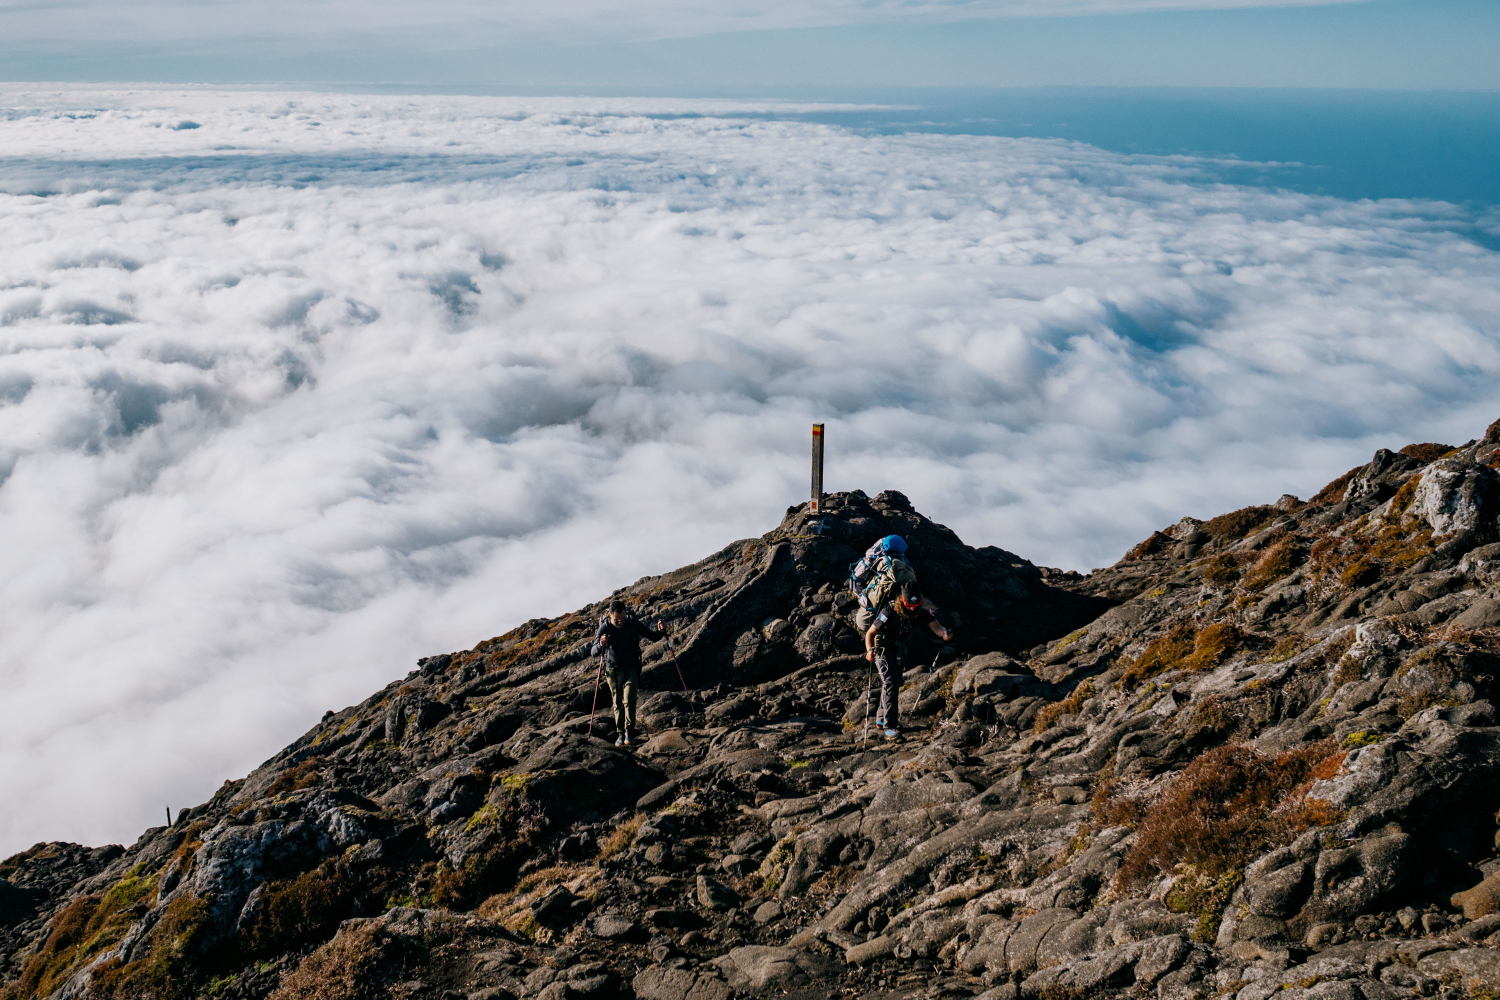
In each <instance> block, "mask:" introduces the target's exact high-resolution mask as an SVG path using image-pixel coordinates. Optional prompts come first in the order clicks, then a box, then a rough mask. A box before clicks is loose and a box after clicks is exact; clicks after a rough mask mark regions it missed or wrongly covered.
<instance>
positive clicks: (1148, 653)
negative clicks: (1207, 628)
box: [1120, 622, 1197, 689]
mask: <svg viewBox="0 0 1500 1000" xmlns="http://www.w3.org/2000/svg"><path fill="white" fill-rule="evenodd" d="M1196 635H1197V630H1196V629H1194V628H1193V624H1192V623H1191V622H1183V623H1181V624H1180V625H1177V626H1175V627H1173V628H1172V629H1170V630H1169V631H1168V632H1167V633H1166V634H1164V635H1161V636H1158V637H1157V638H1155V639H1153V640H1151V642H1150V643H1149V644H1148V645H1147V646H1146V648H1145V649H1143V650H1142V651H1141V655H1140V656H1137V657H1136V658H1135V662H1134V663H1132V664H1131V665H1130V666H1129V667H1128V668H1127V669H1126V670H1125V673H1124V674H1122V675H1121V677H1120V684H1121V685H1122V686H1123V687H1125V688H1126V689H1133V688H1135V687H1136V686H1138V685H1139V684H1140V683H1141V682H1142V681H1145V680H1148V679H1150V678H1152V677H1155V676H1156V675H1157V674H1159V673H1162V672H1164V671H1167V670H1171V669H1172V668H1173V667H1175V666H1177V664H1178V663H1179V662H1180V661H1181V660H1182V659H1183V658H1184V657H1186V656H1188V655H1189V654H1190V653H1192V651H1193V638H1194V636H1196Z"/></svg>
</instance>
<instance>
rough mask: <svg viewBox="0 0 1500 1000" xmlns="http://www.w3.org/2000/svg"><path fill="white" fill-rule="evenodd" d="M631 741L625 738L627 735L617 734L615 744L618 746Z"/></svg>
mask: <svg viewBox="0 0 1500 1000" xmlns="http://www.w3.org/2000/svg"><path fill="white" fill-rule="evenodd" d="M629 742H630V741H629V740H627V739H626V738H625V737H623V736H616V737H615V746H617V747H622V746H624V745H625V744H626V743H629Z"/></svg>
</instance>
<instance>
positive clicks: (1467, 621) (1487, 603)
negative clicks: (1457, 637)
mask: <svg viewBox="0 0 1500 1000" xmlns="http://www.w3.org/2000/svg"><path fill="white" fill-rule="evenodd" d="M1453 624H1454V625H1457V626H1459V627H1460V628H1470V629H1478V628H1494V627H1495V626H1496V625H1500V601H1494V600H1491V599H1489V598H1487V597H1486V598H1481V599H1480V600H1477V601H1475V602H1474V603H1473V604H1471V605H1469V610H1467V611H1465V612H1463V613H1462V614H1460V615H1457V616H1456V617H1454V619H1453Z"/></svg>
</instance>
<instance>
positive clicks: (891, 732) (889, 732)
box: [885, 726, 901, 740]
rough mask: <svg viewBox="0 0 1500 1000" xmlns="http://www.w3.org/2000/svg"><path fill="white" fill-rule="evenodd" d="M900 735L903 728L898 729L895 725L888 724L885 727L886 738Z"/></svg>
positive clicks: (890, 738) (891, 738) (889, 738)
mask: <svg viewBox="0 0 1500 1000" xmlns="http://www.w3.org/2000/svg"><path fill="white" fill-rule="evenodd" d="M900 735H901V730H899V729H897V728H896V727H895V726H886V727H885V738H886V739H888V740H893V739H895V738H896V737H897V736H900Z"/></svg>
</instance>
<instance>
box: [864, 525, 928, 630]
mask: <svg viewBox="0 0 1500 1000" xmlns="http://www.w3.org/2000/svg"><path fill="white" fill-rule="evenodd" d="M906 549H907V546H906V539H904V538H902V537H901V536H900V535H886V536H885V537H884V538H882V539H880V540H879V541H878V542H876V543H875V544H874V545H871V546H870V547H869V548H868V549H867V550H866V551H865V554H864V558H862V559H860V561H859V562H857V563H855V564H853V565H852V566H850V567H849V590H850V592H851V593H852V594H853V595H854V596H855V597H856V598H858V599H859V610H858V611H857V612H855V615H854V628H855V631H857V632H864V631H865V630H866V629H868V628H869V627H870V623H871V622H872V621H874V620H875V612H877V611H879V610H880V606H881V605H882V604H885V603H886V602H887V601H888V600H890V599H891V598H892V597H894V596H895V595H896V594H897V593H899V592H900V590H901V586H902V584H905V583H916V582H917V574H916V573H915V572H914V571H913V570H912V568H911V563H909V562H907V559H906Z"/></svg>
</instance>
